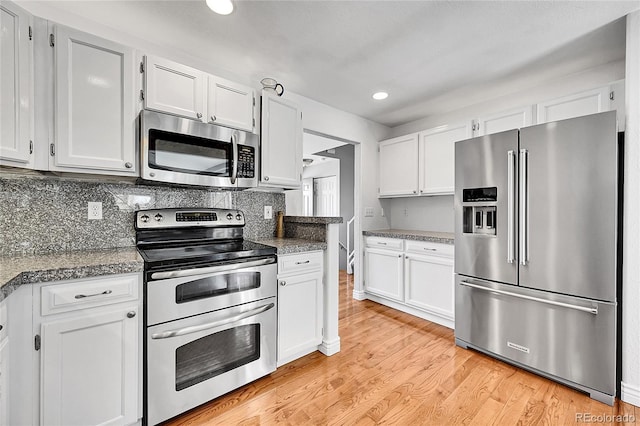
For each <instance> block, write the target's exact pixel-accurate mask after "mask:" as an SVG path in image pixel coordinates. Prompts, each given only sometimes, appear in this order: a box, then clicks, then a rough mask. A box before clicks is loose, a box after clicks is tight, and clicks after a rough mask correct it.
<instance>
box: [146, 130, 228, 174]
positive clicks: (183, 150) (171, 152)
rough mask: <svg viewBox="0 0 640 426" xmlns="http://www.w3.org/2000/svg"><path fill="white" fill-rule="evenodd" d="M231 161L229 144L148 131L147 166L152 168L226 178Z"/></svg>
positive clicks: (158, 131)
mask: <svg viewBox="0 0 640 426" xmlns="http://www.w3.org/2000/svg"><path fill="white" fill-rule="evenodd" d="M232 162H233V152H232V144H231V142H230V141H218V140H214V139H204V138H199V137H196V136H189V135H180V134H176V133H170V132H163V131H160V130H153V129H152V130H150V131H149V167H151V168H153V169H159V170H168V171H172V172H183V173H189V174H197V175H209V176H220V177H229V176H231V168H232Z"/></svg>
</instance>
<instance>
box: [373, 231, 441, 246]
mask: <svg viewBox="0 0 640 426" xmlns="http://www.w3.org/2000/svg"><path fill="white" fill-rule="evenodd" d="M362 235H365V236H369V237H385V238H399V239H403V240H416V241H429V242H432V243H441V244H453V240H454V234H453V233H452V232H431V231H413V230H410V229H380V230H375V231H363V232H362Z"/></svg>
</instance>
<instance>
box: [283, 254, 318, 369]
mask: <svg viewBox="0 0 640 426" xmlns="http://www.w3.org/2000/svg"><path fill="white" fill-rule="evenodd" d="M322 260H323V254H322V252H320V251H317V252H306V253H299V254H290V255H279V256H278V349H277V353H278V355H277V365H278V367H279V366H281V365H283V364H286V363H288V362H290V361H293V360H294V359H297V358H300V357H302V356H304V355H307V354H309V353H311V352H313V351H315V350H317V348H318V345H320V344H321V343H322V319H323V311H322V309H323V305H324V304H323V293H322V288H323V283H322Z"/></svg>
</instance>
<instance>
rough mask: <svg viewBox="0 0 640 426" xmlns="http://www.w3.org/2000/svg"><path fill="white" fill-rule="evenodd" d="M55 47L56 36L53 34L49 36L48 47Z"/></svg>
mask: <svg viewBox="0 0 640 426" xmlns="http://www.w3.org/2000/svg"><path fill="white" fill-rule="evenodd" d="M55 45H56V36H54V35H53V34H49V46H51V47H53V46H55Z"/></svg>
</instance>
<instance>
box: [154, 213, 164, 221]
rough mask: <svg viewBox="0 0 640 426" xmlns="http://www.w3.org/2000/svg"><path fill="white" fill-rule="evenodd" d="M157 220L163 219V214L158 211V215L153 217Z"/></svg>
mask: <svg viewBox="0 0 640 426" xmlns="http://www.w3.org/2000/svg"><path fill="white" fill-rule="evenodd" d="M153 218H154V219H155V220H156V221H157V222H160V221H161V220H162V215H161V214H160V213H158V214H157V215H155V216H154V217H153Z"/></svg>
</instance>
